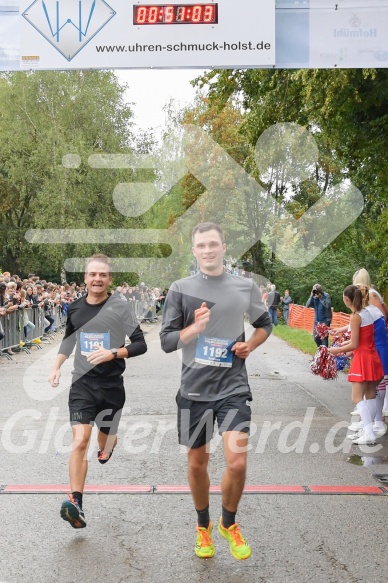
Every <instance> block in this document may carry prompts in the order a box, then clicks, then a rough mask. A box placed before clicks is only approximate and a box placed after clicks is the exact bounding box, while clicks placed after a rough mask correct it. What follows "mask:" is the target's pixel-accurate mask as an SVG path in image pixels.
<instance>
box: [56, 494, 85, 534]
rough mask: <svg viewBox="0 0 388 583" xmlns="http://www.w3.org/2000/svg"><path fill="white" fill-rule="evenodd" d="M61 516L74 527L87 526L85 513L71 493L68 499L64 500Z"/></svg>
mask: <svg viewBox="0 0 388 583" xmlns="http://www.w3.org/2000/svg"><path fill="white" fill-rule="evenodd" d="M61 516H62V518H63V520H66V521H67V522H70V524H71V526H72V527H73V528H85V526H86V522H85V513H84V511H83V510H82V508H81V507H80V505H79V504H78V502H77V501H76V500H74V498H73V496H72V495H71V494H69V499H68V500H65V501H64V502H62V506H61Z"/></svg>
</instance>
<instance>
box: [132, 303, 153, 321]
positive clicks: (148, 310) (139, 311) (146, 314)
mask: <svg viewBox="0 0 388 583" xmlns="http://www.w3.org/2000/svg"><path fill="white" fill-rule="evenodd" d="M133 303H134V310H135V315H136V318H137V319H138V320H139V322H144V321H145V322H157V321H158V317H157V314H156V301H154V300H134V302H133Z"/></svg>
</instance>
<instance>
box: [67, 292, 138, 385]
mask: <svg viewBox="0 0 388 583" xmlns="http://www.w3.org/2000/svg"><path fill="white" fill-rule="evenodd" d="M82 332H83V333H84V334H85V335H87V334H93V333H95V334H100V335H101V334H106V335H107V336H106V339H107V342H108V344H109V345H108V346H107V348H121V347H122V346H124V345H125V338H126V336H128V337H129V339H130V341H131V343H130V344H127V345H125V347H126V349H127V352H128V358H131V357H133V356H138V355H140V354H144V353H145V352H146V350H147V345H146V342H145V340H144V335H143V331H142V330H141V328H140V326H139V324H138V322H137V320H136V318H135V314H134V312H133V309H132V306H131V304H130V303H127V302H123V300H121V299H120V298H118V297H117V296H116V297H115V296H112V295H110V296H109V297H108V299H106V300H104V301H103V302H101V303H100V304H88V302H87V296H85V297H82V298H80V299H78V300H76V301H75V302H73V303H72V304H70V305H69V308H68V311H67V323H66V332H65V336H64V338H63V340H62V343H61V346H60V348H59V353H60V354H64V355H66V356H70V354H71V353H72V351H73V349H74V346H76V350H75V358H74V370H73V375H74V380H76V379H79V378H81V377H83V376H84V375H88V376H90V377H94V378H96V377H101V378H103V379H104V382H107V383H108V384H109V379H111V381H113V382H114V381H115V379H116V378H117V377H118V376H120V375H121V374H122V373H123V372H124V370H125V359H123V358H116V359H114V360H110V361H108V362H103V363H101V364H98V365H97V366H94V365H91V364H89V362H88V361H87V360H86V356H85V355H84V354H82V353H81V350H82V348H83V347H82V346H81V342H83V343H84V342H85V336H84V335H83V336H82V338H81V333H82Z"/></svg>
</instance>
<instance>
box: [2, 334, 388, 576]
mask: <svg viewBox="0 0 388 583" xmlns="http://www.w3.org/2000/svg"><path fill="white" fill-rule="evenodd" d="M142 326H143V328H144V330H145V331H146V332H147V336H146V339H147V342H148V346H149V350H148V352H147V354H146V355H144V356H143V357H139V358H136V359H133V360H132V361H128V366H127V370H126V373H125V385H126V388H127V403H126V406H125V410H124V414H123V418H122V422H121V426H120V430H119V445H118V447H117V449H116V451H115V453H114V456H113V457H112V459H111V460H110V462H109V464H106V465H100V464H98V463H97V460H96V451H97V447H96V443H95V439H93V443H92V445H91V448H90V452H89V456H90V464H89V472H88V478H87V484H88V486H89V487H90V488H91V489H92V490H93V491H92V492H91V493H89V494H85V496H84V509H85V514H86V519H87V524H88V525H87V527H86V528H85V529H83V530H81V531H75V530H73V529H72V528H71V527H70V526H69V525H68V524H67V523H65V522H64V521H62V519H61V518H60V516H59V508H60V505H61V502H62V499H63V498H64V496H65V495H64V494H63V493H61V492H58V493H53V494H49V493H44V492H43V491H42V486H46V487H47V486H48V485H49V486H50V487H49V491H50V490H51V489H52V486H53V485H54V486H57V487H58V485H63V486H66V485H67V484H68V472H67V463H68V458H69V449H70V448H69V445H70V429H69V425H68V412H67V395H68V387H69V383H70V370H71V359H70V360H69V362H68V363H66V365H64V367H63V376H62V379H61V386H60V388H59V390H58V391H54V390H53V389H51V388H50V386H49V384H48V383H47V381H46V379H47V377H48V372H49V370H50V368H51V363H52V361H53V359H54V357H55V355H56V353H57V350H58V343H59V340H60V336H57V337H56V339H55V341H54V343H53V345H50V346H49V345H45V346H44V347H43V350H42V351H38V350H36V351H34V352H33V353H32V354H30V355H29V354H18V355H16V356H15V357H14V360H13V361H12V362H10V361H5V360H0V391H1V395H2V397H3V398H2V408H1V413H0V415H1V417H0V428H1V430H2V431H1V469H0V488H1V489H2V493H1V494H0V507H1V517H2V520H1V524H0V531H1V538H0V581H1V582H7V583H14V582H16V583H18V582H19V581H29V582H37V583H38V582H39V583H42V582H43V583H46V582H47V583H48V582H51V581H54V580H55V581H59V582H60V583H65V582H66V583H70V582H73V581H74V582H75V581H77V582H78V581H80V580H83V581H85V582H89V581H90V582H92V581H93V582H94V581H96V580H104V579H109V581H111V582H112V583H118V582H128V581H141V582H156V581H158V582H167V581H179V582H181V581H182V580H184V579H186V580H187V581H189V582H190V583H191V582H197V581H198V582H199V581H202V580H208V581H212V582H221V581H222V582H223V581H225V580H227V581H230V582H232V583H234V582H237V581H238V582H239V583H241V582H242V583H256V582H257V581H268V582H274V583H277V582H284V581H290V582H295V581H298V582H302V583H304V582H306V583H307V582H310V581H314V583H320V582H322V583H323V582H325V583H326V582H327V581H332V582H338V581H341V582H352V583H354V582H356V581H365V583H373V582H374V581H376V582H377V581H378V582H379V583H380V582H381V580H382V579H383V578H385V577H386V572H387V567H388V559H387V552H386V541H385V537H384V533H385V519H384V516H385V512H386V504H387V500H386V496H387V493H386V492H385V490H384V488H381V486H382V484H381V483H379V482H377V480H376V479H375V478H374V476H373V474H384V473H386V472H387V468H386V466H385V465H384V464H383V462H384V461H385V460H386V459H388V439H387V438H386V437H384V438H382V439H380V440H379V442H378V443H379V444H381V448H376V449H377V451H373V450H372V449H371V448H370V447H369V448H366V447H364V449H363V450H361V449H360V448H358V447H357V446H353V445H351V442H350V440H346V439H345V435H346V425H347V423H348V422H349V420H350V415H349V412H350V410H351V409H352V405H351V402H350V385H348V383H347V381H346V376H345V375H344V374H342V373H340V376H339V379H338V380H337V381H323V380H322V379H320V378H317V377H315V376H313V375H312V374H311V373H310V369H309V363H310V360H311V359H310V357H309V356H307V355H304V354H302V353H300V352H299V351H297V350H295V349H293V348H290V347H289V346H288V345H287V344H286V343H284V342H283V341H282V340H280V339H278V338H275V337H274V336H271V338H270V339H269V340H268V341H267V342H266V343H265V344H264V345H263V346H262V347H260V348H259V349H258V350H257V351H255V352H254V353H253V354H251V355H250V357H249V359H248V370H249V374H250V384H251V389H252V392H253V397H254V400H253V403H252V412H253V417H252V420H253V423H252V437H251V446H252V448H251V451H250V454H249V464H248V475H247V482H246V483H247V487H249V489H251V490H260V487H262V486H263V485H264V486H271V487H273V486H287V487H288V488H285V490H284V491H283V492H282V491H281V490H282V488H277V489H275V491H276V493H263V492H257V491H256V492H251V493H247V494H245V495H244V496H243V499H242V502H241V504H240V508H239V512H238V515H237V519H238V521H239V523H240V525H241V527H242V530H243V533H244V535H245V536H246V538H247V540H248V542H249V543H250V544H251V546H252V550H253V552H252V557H251V558H250V559H249V560H247V561H243V562H238V561H236V560H235V559H233V557H232V556H231V555H230V554H229V549H228V544H227V542H226V541H225V540H224V539H221V537H220V536H219V535H218V533H217V532H216V530H215V531H214V541H215V545H216V554H215V556H214V557H213V558H212V559H207V560H201V559H198V558H197V557H196V556H195V554H194V550H193V549H194V540H195V521H196V514H195V511H194V509H193V505H192V500H191V496H190V494H189V493H188V491H187V476H186V454H185V452H184V451H182V450H181V449H180V447H179V446H178V445H177V439H176V405H175V394H176V391H177V388H178V386H179V378H180V361H179V357H178V355H177V354H165V353H163V352H162V351H161V349H160V345H159V336H158V332H159V326H158V325H157V324H153V325H152V324H145V325H142ZM385 456H387V457H386V458H385ZM349 459H350V460H351V461H353V462H355V463H350V462H349V461H348V460H349ZM372 462H379V463H377V464H376V465H368V464H371V463H372ZM361 463H363V464H365V465H362V466H361V465H357V464H361ZM223 469H224V461H223V454H222V445H221V443H220V439H219V437H218V436H216V437H215V439H214V441H213V444H212V457H211V463H210V478H211V482H212V484H213V485H219V484H220V482H221V477H222V473H223ZM387 473H388V472H387ZM128 485H130V486H140V488H135V490H136V489H138V490H139V489H140V490H141V489H143V490H146V491H147V493H126V494H124V493H119V492H118V491H117V490H118V489H125V487H126V486H128ZM25 486H29V487H30V490H31V489H32V490H37V491H38V493H36V494H32V493H9V492H12V491H13V492H15V491H17V490H18V489H19V488H21V487H25ZM102 486H104V487H105V489H106V488H110V489H111V490H113V493H109V494H102V493H98V494H97V493H95V492H96V491H97V490H98V489H101V487H102ZM167 486H172V487H173V489H176V488H175V487H178V488H177V490H178V491H177V493H163V490H166V489H167V490H169V488H167ZM290 486H293V487H294V488H290ZM317 486H325V487H327V486H338V487H339V489H338V490H337V492H338V493H337V494H335V495H330V494H327V493H324V494H317V493H312V492H314V490H315V487H317ZM348 487H353V488H355V490H353V494H351V495H349V494H345V493H344V492H347V491H348ZM360 487H364V488H360ZM357 488H358V489H357ZM127 489H130V488H127ZM115 490H116V491H115ZM261 490H263V488H261ZM290 490H291V491H295V492H297V493H287V491H288V492H289V491H290ZM321 490H322V489H321ZM323 490H324V491H326V488H324V489H323ZM264 491H268V488H264ZM359 492H365V493H364V494H361V495H360V493H359ZM210 512H211V517H212V519H213V521H214V522H215V523H216V522H217V521H218V519H219V516H220V512H221V497H220V495H219V493H214V494H212V495H211V502H210ZM366 543H367V544H366Z"/></svg>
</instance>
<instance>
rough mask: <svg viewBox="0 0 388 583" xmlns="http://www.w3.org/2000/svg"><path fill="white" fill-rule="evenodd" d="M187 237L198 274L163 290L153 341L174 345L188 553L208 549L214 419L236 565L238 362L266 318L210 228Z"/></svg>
mask: <svg viewBox="0 0 388 583" xmlns="http://www.w3.org/2000/svg"><path fill="white" fill-rule="evenodd" d="M192 240H193V248H192V251H193V254H194V256H195V258H196V260H197V263H198V266H199V268H200V270H199V272H198V273H196V274H195V275H193V276H191V277H187V278H185V279H181V280H179V281H175V282H174V283H173V284H172V285H171V287H170V291H169V292H168V295H167V298H166V302H165V306H164V311H163V323H162V329H161V332H160V337H161V343H162V348H163V350H164V351H165V352H172V351H174V350H177V349H179V348H182V354H183V362H182V375H181V385H180V389H179V391H178V394H177V396H176V401H177V405H178V434H179V443H180V444H183V445H186V446H187V447H188V479H189V484H190V489H191V493H192V496H193V501H194V505H195V508H196V510H197V515H198V525H197V539H196V545H195V553H196V555H197V556H198V557H201V558H207V557H212V556H213V555H214V552H215V548H214V544H213V541H212V538H211V534H212V522H211V520H210V514H209V486H210V481H209V475H208V462H209V442H210V440H211V438H212V435H213V427H214V421H215V420H216V419H217V423H218V428H219V432H220V434H221V435H222V438H223V446H224V454H225V460H226V469H225V473H224V475H223V478H222V485H221V487H222V516H221V518H220V522H219V525H218V530H219V533H220V534H221V536H223V537H224V538H226V539H227V540H228V541H229V545H230V552H231V554H232V555H233V557H235V558H236V559H239V560H241V559H247V558H248V557H250V555H251V548H250V546H249V545H248V544H247V543H246V541H245V539H244V537H243V536H242V534H241V531H240V529H239V526H238V524H237V523H236V513H237V507H238V503H239V501H240V498H241V495H242V492H243V489H244V483H245V476H246V465H247V445H248V435H249V426H250V420H251V409H250V401H251V400H252V394H251V390H250V387H249V384H248V375H247V371H246V367H245V359H246V358H247V357H248V356H249V354H250V353H251V352H252V351H253V350H254V349H255V348H257V347H258V346H260V344H262V343H263V342H265V340H266V339H267V338H268V336H269V335H270V333H271V331H272V325H271V318H270V316H269V314H268V312H267V310H266V308H265V306H264V304H263V302H262V299H261V294H260V290H259V288H258V287H257V285H256V284H255V283H254V282H253V280H252V279H247V278H244V277H236V276H233V275H231V274H229V273H226V272H225V271H224V268H223V258H224V254H225V251H226V245H225V242H224V235H223V232H222V230H221V228H220V227H219V226H218V225H215V224H214V223H202V224H199V225H197V226H196V227H195V228H194V230H193V233H192ZM244 314H248V316H249V322H250V324H251V325H252V326H253V328H254V332H253V334H252V335H251V337H250V338H249V340H245V334H244Z"/></svg>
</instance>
